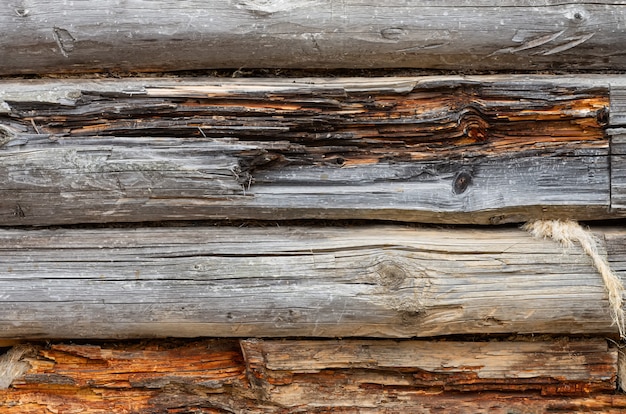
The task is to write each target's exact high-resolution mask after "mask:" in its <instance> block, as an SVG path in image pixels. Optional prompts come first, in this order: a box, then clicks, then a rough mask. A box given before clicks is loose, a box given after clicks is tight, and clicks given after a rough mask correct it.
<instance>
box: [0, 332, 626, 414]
mask: <svg viewBox="0 0 626 414" xmlns="http://www.w3.org/2000/svg"><path fill="white" fill-rule="evenodd" d="M15 350H21V351H20V353H19V356H20V358H17V360H15V358H14V362H18V363H26V364H27V365H28V367H27V368H28V369H27V370H26V371H25V372H24V373H22V374H20V375H19V376H18V377H17V378H15V379H14V380H12V381H11V384H10V386H9V387H8V388H7V389H4V390H0V413H2V414H15V413H40V412H59V413H69V412H90V413H115V414H117V413H123V414H130V413H169V414H175V413H189V412H194V413H226V412H258V413H281V414H285V413H296V412H313V413H321V412H366V413H367V412H372V413H373V412H383V413H386V412H388V413H392V412H398V410H400V411H403V412H406V411H407V410H408V411H409V412H411V411H413V412H424V413H431V412H432V413H434V412H441V410H444V411H446V412H485V413H486V412H489V413H506V412H545V411H550V410H561V411H563V410H565V411H572V410H574V411H575V410H585V411H587V412H593V411H596V412H619V410H620V409H623V408H625V407H626V398H624V397H623V396H619V395H614V392H615V375H616V350H615V349H614V348H610V347H609V346H608V345H607V342H606V341H604V340H600V339H588V340H572V339H570V340H567V339H558V340H547V339H544V340H541V341H530V342H529V341H527V340H519V339H518V340H510V341H492V342H473V343H469V342H454V341H450V342H447V341H389V340H381V341H377V340H367V341H364V340H318V341H314V340H271V341H268V340H265V341H262V340H255V339H252V340H242V341H240V342H239V344H238V342H237V341H233V340H189V341H182V340H162V341H149V342H106V343H100V344H98V345H95V344H92V345H86V344H85V345H81V344H70V343H53V344H50V345H47V346H44V347H42V346H31V347H24V346H16V347H15V348H13V350H12V351H10V352H13V351H15ZM6 355H8V354H6ZM6 355H5V356H4V357H3V360H2V361H0V370H1V369H2V363H3V362H5V360H6ZM521 391H523V393H521Z"/></svg>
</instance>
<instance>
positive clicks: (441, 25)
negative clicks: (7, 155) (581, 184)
mask: <svg viewBox="0 0 626 414" xmlns="http://www.w3.org/2000/svg"><path fill="white" fill-rule="evenodd" d="M2 4H3V7H1V8H0V55H1V56H2V57H3V59H2V60H1V61H0V74H15V73H42V72H78V71H81V72H84V71H102V70H124V71H128V70H140V71H164V70H184V69H204V68H241V67H257V68H259V67H261V68H268V67H272V68H294V67H295V68H372V67H374V68H407V67H415V68H430V69H452V70H471V71H475V70H494V69H495V70H502V69H505V70H520V69H521V70H537V69H550V70H554V69H566V70H572V69H595V70H598V69H619V70H623V69H626V57H624V55H623V54H622V53H621V52H622V51H621V48H620V47H621V45H623V44H624V43H625V42H626V34H624V31H623V27H622V22H623V21H624V19H626V10H625V9H624V7H623V3H622V2H621V1H613V0H604V1H594V2H588V1H582V0H573V1H568V2H554V1H549V0H527V1H524V2H519V1H515V0H507V1H495V0H472V1H469V0H465V1H462V2H459V1H438V2H432V1H426V0H411V1H406V0H388V1H386V2H385V3H384V4H381V3H380V2H376V1H371V0H370V1H356V0H349V1H346V0H342V1H340V0H328V1H323V2H322V1H319V0H293V1H284V0H234V1H228V2H225V1H221V0H206V1H199V0H187V1H165V0H159V1H151V2H143V1H138V0H127V1H125V2H123V3H120V2H118V1H114V0H102V1H98V2H90V1H74V2H72V3H67V4H65V3H53V4H51V3H50V2H46V1H41V0H31V1H17V2H8V1H4V2H3V3H2Z"/></svg>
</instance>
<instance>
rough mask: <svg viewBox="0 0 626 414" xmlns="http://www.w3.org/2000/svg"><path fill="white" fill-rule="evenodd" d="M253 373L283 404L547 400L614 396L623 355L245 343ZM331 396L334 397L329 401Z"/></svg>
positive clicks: (485, 345)
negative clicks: (434, 398) (387, 390)
mask: <svg viewBox="0 0 626 414" xmlns="http://www.w3.org/2000/svg"><path fill="white" fill-rule="evenodd" d="M242 349H243V353H244V357H245V360H246V364H247V366H248V371H249V373H248V375H251V376H252V378H253V380H254V381H252V382H253V384H254V386H256V387H258V388H259V389H260V391H259V392H261V393H262V394H263V395H269V396H271V398H272V399H273V400H274V401H276V402H277V403H279V404H280V405H283V406H296V405H298V404H306V403H308V404H311V405H313V404H315V403H317V401H319V399H317V398H316V397H315V394H316V393H317V392H319V391H321V390H326V391H325V392H324V393H325V394H326V395H327V397H328V398H329V399H330V400H332V401H333V402H334V403H335V404H336V405H343V404H345V403H346V402H347V401H354V400H355V399H358V398H360V397H361V396H359V394H363V389H366V388H384V387H407V388H412V389H422V390H427V391H428V392H431V393H432V392H443V391H463V392H465V391H503V390H508V391H530V390H538V391H540V392H541V393H542V394H543V395H552V394H567V393H581V392H587V393H588V392H593V391H613V390H615V388H616V386H615V383H614V381H615V378H616V376H617V351H616V350H609V349H608V347H607V343H606V340H603V339H595V340H588V341H581V342H571V343H570V342H567V341H565V342H551V341H547V342H545V341H537V342H518V341H513V342H507V341H505V342H446V341H439V342H437V341H384V340H383V341H381V340H378V341H376V340H369V341H363V340H361V341H358V340H335V341H316V340H303V341H263V340H246V341H242ZM328 394H330V395H328Z"/></svg>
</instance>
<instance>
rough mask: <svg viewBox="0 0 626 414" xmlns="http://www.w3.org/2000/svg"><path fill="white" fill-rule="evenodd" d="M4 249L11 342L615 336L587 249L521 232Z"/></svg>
mask: <svg viewBox="0 0 626 414" xmlns="http://www.w3.org/2000/svg"><path fill="white" fill-rule="evenodd" d="M611 234H612V237H614V240H615V238H616V237H617V238H619V237H621V240H626V234H624V232H621V231H620V230H615V232H613V233H611ZM0 257H1V258H2V259H1V260H0V292H2V293H1V294H0V306H1V307H2V309H3V312H2V314H1V316H0V338H7V339H16V338H50V337H52V338H55V337H56V338H60V337H64V338H85V337H87V338H120V337H135V338H141V337H153V336H159V337H165V336H175V337H196V336H214V337H217V336H231V337H242V336H243V337H247V336H257V337H272V336H273V337H276V336H312V337H349V336H361V337H365V336H371V337H416V336H417V337H424V336H435V335H451V334H471V333H510V332H520V333H552V334H556V333H571V334H576V333H585V334H608V335H614V334H615V333H616V331H617V329H616V327H615V326H612V325H611V318H610V315H609V313H608V303H607V302H608V300H607V296H606V294H605V290H604V286H603V284H602V280H601V278H600V276H599V275H598V274H597V273H596V270H595V269H594V268H593V267H592V266H591V263H590V259H589V258H588V257H587V256H585V255H584V254H583V253H582V251H581V250H580V249H579V248H578V247H575V248H572V249H569V250H564V249H563V248H562V247H561V246H559V245H557V244H556V243H554V242H552V241H550V240H535V239H533V238H532V237H530V236H529V235H528V234H526V233H525V232H523V231H522V230H519V229H493V230H467V229H466V230H464V229H455V230H443V229H420V228H410V227H378V226H376V227H354V228H350V227H347V228H314V227H289V228H284V227H281V228H276V227H274V228H224V227H187V228H136V229H133V228H122V229H102V230H88V229H76V230H71V229H57V230H38V231H32V230H2V231H0ZM612 260H617V259H616V258H612ZM618 271H621V269H618Z"/></svg>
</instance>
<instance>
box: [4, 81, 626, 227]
mask: <svg viewBox="0 0 626 414" xmlns="http://www.w3.org/2000/svg"><path fill="white" fill-rule="evenodd" d="M623 83H624V79H622V78H620V77H614V78H604V77H593V76H589V77H584V76H583V77H574V78H572V77H541V76H538V77H532V76H531V77H527V76H510V77H507V76H485V77H454V76H452V77H425V78H340V79H262V80H258V79H245V80H232V79H219V78H204V79H198V78H196V79H193V80H190V79H139V80H137V79H135V80H105V81H98V80H64V81H53V80H47V81H4V82H2V83H1V84H0V85H1V87H0V100H1V101H2V105H0V108H4V110H3V111H2V113H0V142H1V143H2V146H1V147H0V160H1V161H2V163H1V164H0V174H2V176H3V177H6V178H5V180H4V181H3V182H2V184H1V185H0V194H1V195H2V197H0V224H2V225H50V224H72V223H103V222H120V221H124V222H131V221H159V220H194V219H261V220H264V219H270V220H289V219H382V220H399V221H420V222H434V223H466V224H467V223H471V224H476V223H479V224H500V223H508V222H520V221H527V220H530V219H537V218H571V219H576V220H585V219H587V220H590V219H606V218H615V217H620V216H623V213H622V210H623V209H621V208H613V209H612V205H611V202H612V200H611V191H612V188H611V186H613V187H615V188H619V186H620V185H622V184H621V182H622V181H623V180H621V181H620V180H619V179H617V178H616V176H615V174H614V176H613V180H611V177H610V171H611V168H610V164H611V157H610V156H609V151H610V149H609V139H608V136H607V134H606V128H607V122H608V114H607V111H608V109H609V107H610V105H611V100H610V99H611V96H612V95H610V94H609V90H610V89H611V88H612V87H613V86H614V85H616V84H623ZM42 199H45V200H46V202H45V203H42V202H41V200H42Z"/></svg>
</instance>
